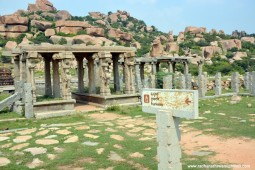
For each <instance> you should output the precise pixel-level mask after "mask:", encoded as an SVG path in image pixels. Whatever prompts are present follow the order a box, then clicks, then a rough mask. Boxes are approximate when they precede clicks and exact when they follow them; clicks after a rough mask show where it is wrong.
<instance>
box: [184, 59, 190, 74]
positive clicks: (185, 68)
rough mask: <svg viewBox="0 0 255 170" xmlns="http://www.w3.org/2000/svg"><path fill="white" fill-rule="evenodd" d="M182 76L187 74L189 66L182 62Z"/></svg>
mask: <svg viewBox="0 0 255 170" xmlns="http://www.w3.org/2000/svg"><path fill="white" fill-rule="evenodd" d="M183 65H184V75H186V74H189V64H188V62H184V63H183Z"/></svg>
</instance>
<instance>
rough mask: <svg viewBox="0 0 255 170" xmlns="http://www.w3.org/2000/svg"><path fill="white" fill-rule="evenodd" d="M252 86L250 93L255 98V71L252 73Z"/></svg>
mask: <svg viewBox="0 0 255 170" xmlns="http://www.w3.org/2000/svg"><path fill="white" fill-rule="evenodd" d="M250 77H251V86H250V91H251V94H252V95H253V96H255V71H253V72H251V75H250Z"/></svg>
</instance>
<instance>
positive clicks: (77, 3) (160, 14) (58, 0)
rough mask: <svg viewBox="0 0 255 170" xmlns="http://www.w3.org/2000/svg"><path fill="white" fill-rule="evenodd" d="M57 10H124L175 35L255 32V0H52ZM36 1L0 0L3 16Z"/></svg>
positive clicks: (84, 12)
mask: <svg viewBox="0 0 255 170" xmlns="http://www.w3.org/2000/svg"><path fill="white" fill-rule="evenodd" d="M50 2H52V3H53V4H54V6H55V7H56V8H57V9H58V10H67V11H69V12H70V13H71V14H72V15H73V16H86V15H88V13H89V12H102V13H105V14H107V13H108V12H109V11H112V12H115V11H117V10H125V11H127V12H129V13H130V14H131V16H133V17H135V18H137V19H140V20H143V21H145V23H146V24H147V25H149V26H151V25H153V26H155V27H156V28H158V30H160V31H163V32H166V33H167V32H169V31H173V33H174V34H175V35H176V34H178V33H179V32H180V31H184V30H185V27H186V26H196V27H206V28H207V31H210V30H211V29H212V28H214V29H216V30H221V29H222V30H224V31H225V33H227V34H231V33H232V31H234V30H239V31H246V32H247V33H248V34H251V33H255V22H254V21H255V10H254V7H255V0H93V1H91V0H90V1H88V0H87V1H86V0H50ZM28 3H35V0H0V15H6V14H12V13H14V12H15V11H16V10H18V9H27V5H28Z"/></svg>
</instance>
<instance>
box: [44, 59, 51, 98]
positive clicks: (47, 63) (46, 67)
mask: <svg viewBox="0 0 255 170" xmlns="http://www.w3.org/2000/svg"><path fill="white" fill-rule="evenodd" d="M50 62H51V58H49V57H46V56H45V57H44V74H45V75H44V78H45V96H49V97H52V86H51V73H50Z"/></svg>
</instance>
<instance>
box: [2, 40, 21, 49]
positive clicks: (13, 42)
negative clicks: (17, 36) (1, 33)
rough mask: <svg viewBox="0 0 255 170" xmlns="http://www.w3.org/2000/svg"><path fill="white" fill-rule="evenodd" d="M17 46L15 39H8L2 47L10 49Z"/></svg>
mask: <svg viewBox="0 0 255 170" xmlns="http://www.w3.org/2000/svg"><path fill="white" fill-rule="evenodd" d="M17 46H18V44H17V43H16V42H15V41H8V42H7V43H6V45H5V47H4V48H5V49H6V50H12V49H14V48H16V47H17Z"/></svg>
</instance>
